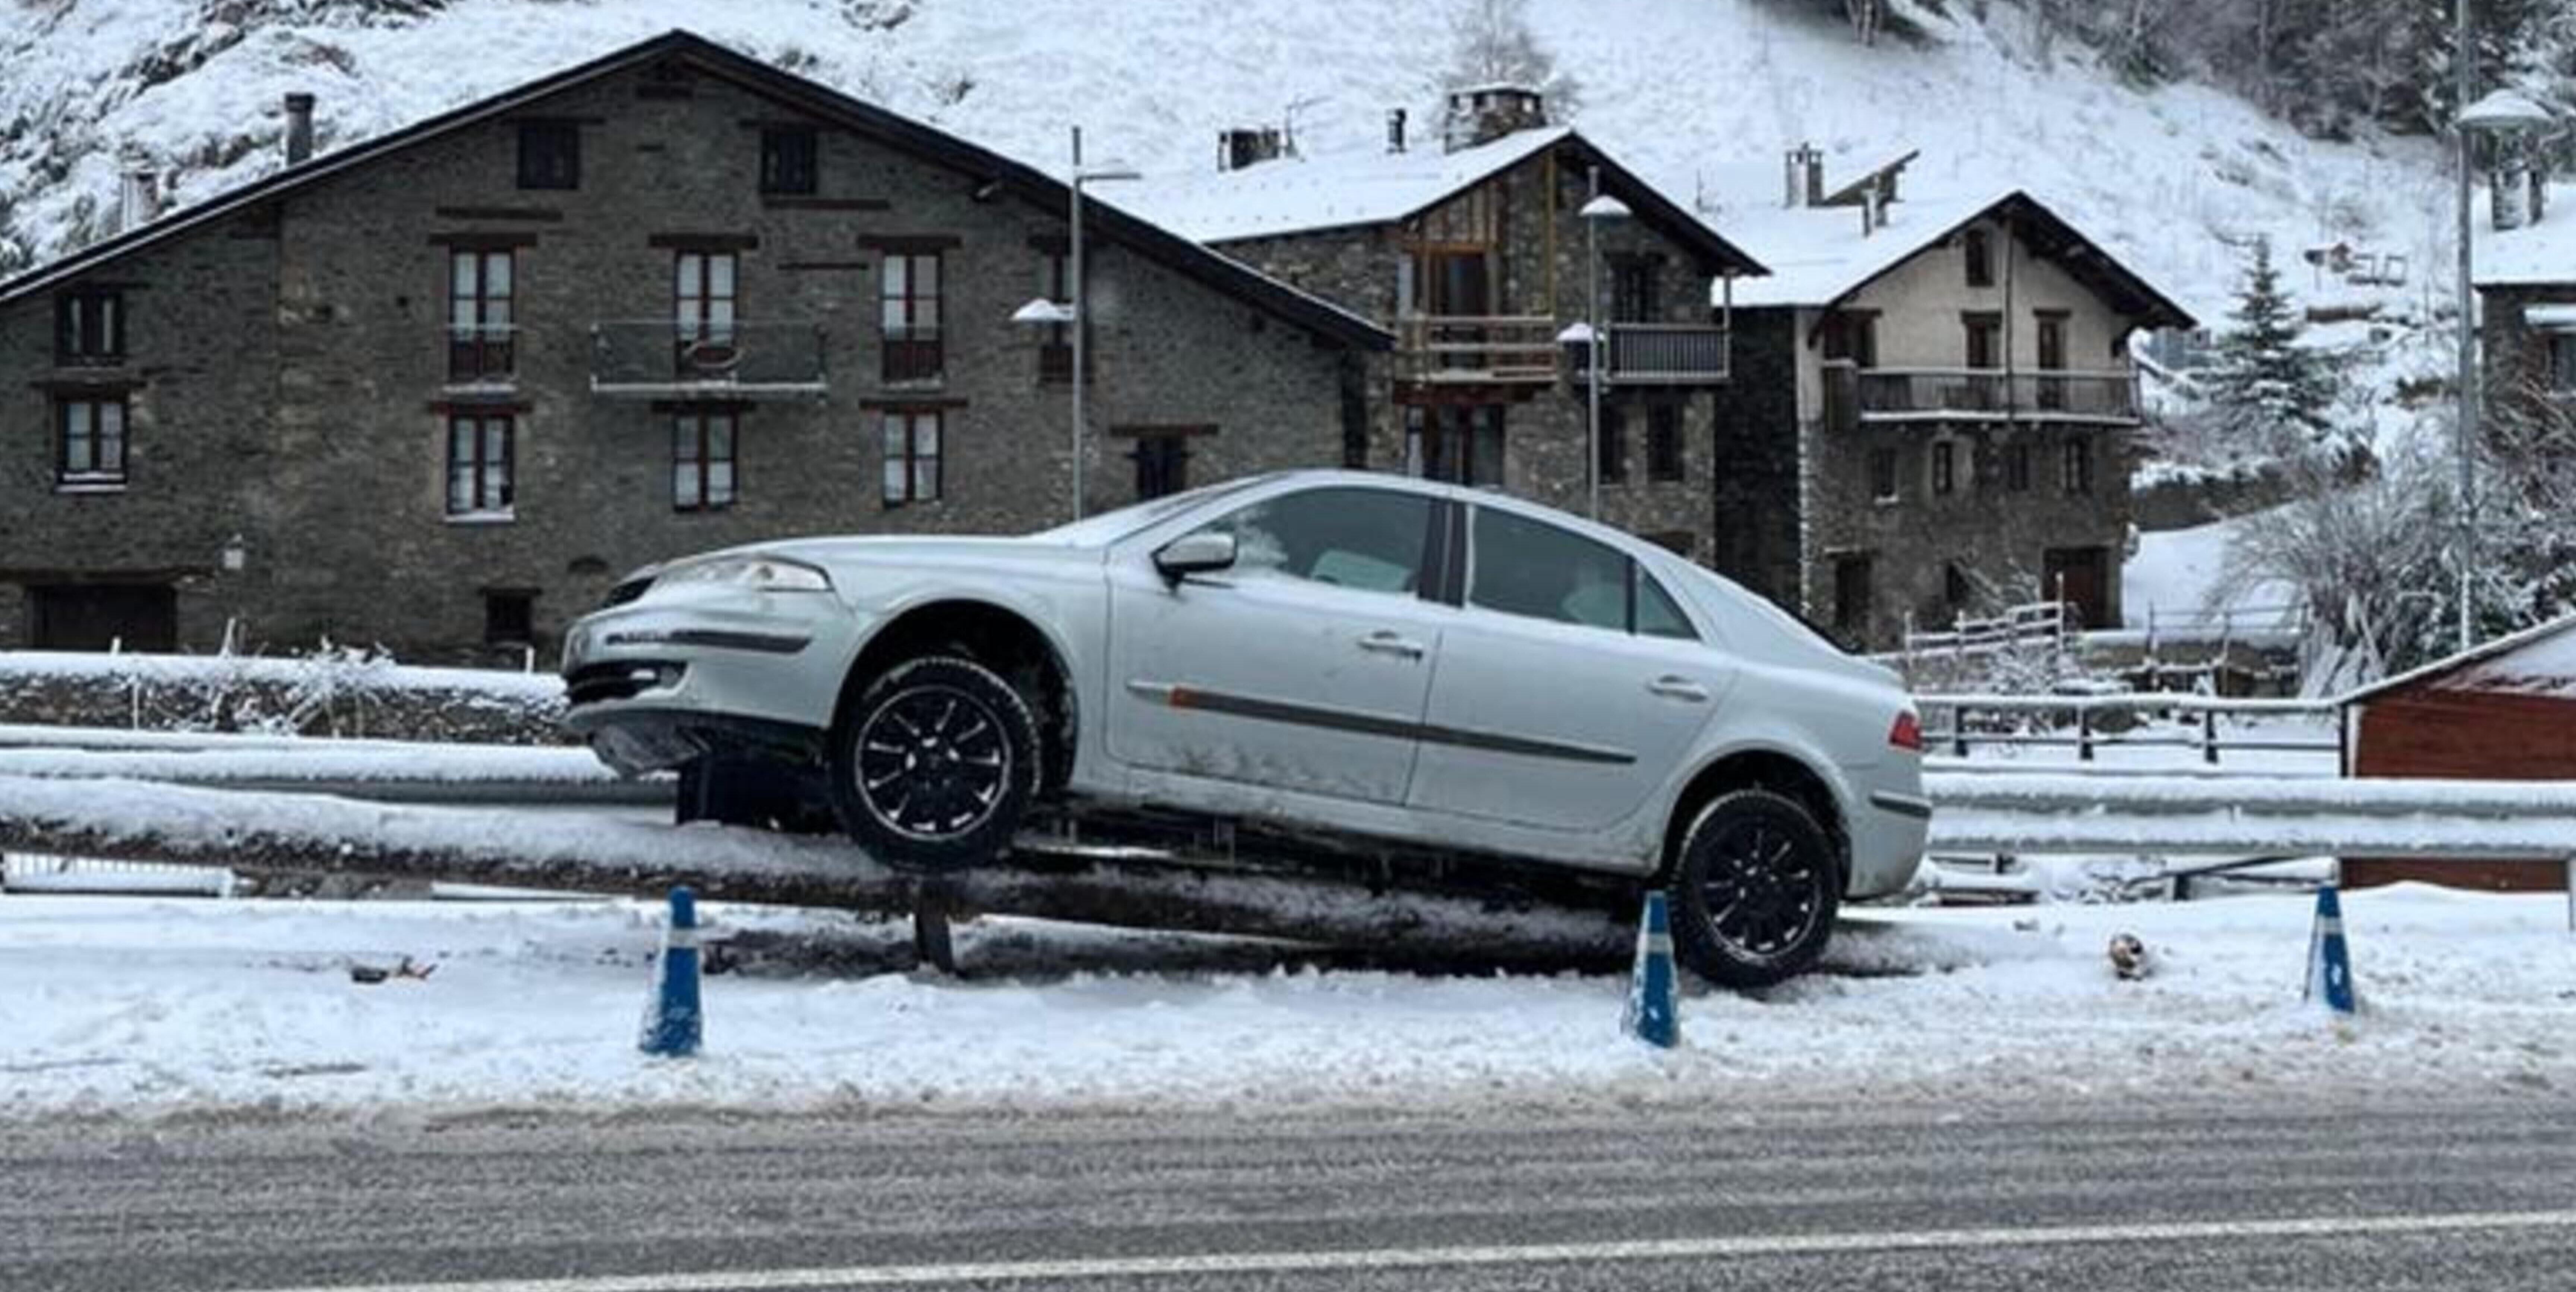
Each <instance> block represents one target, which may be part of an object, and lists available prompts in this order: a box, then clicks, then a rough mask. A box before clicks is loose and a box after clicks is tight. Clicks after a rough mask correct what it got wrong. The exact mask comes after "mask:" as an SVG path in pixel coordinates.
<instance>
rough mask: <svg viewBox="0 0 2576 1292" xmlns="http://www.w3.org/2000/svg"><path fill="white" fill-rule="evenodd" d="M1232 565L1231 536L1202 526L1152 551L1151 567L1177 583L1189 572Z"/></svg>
mask: <svg viewBox="0 0 2576 1292" xmlns="http://www.w3.org/2000/svg"><path fill="white" fill-rule="evenodd" d="M1233 564H1234V535H1232V534H1228V533H1225V532H1223V531H1221V530H1213V529H1203V530H1200V531H1198V532H1197V533H1195V534H1183V535H1181V536H1180V537H1179V538H1176V539H1173V540H1172V541H1171V542H1169V543H1166V544H1164V545H1163V546H1162V549H1161V550H1159V551H1157V552H1155V553H1154V568H1155V569H1157V570H1160V571H1162V572H1163V578H1164V580H1165V581H1166V582H1170V583H1178V582H1180V581H1181V580H1183V579H1186V578H1188V577H1189V576H1191V575H1193V574H1205V573H1207V572H1209V571H1211V570H1222V569H1225V568H1227V567H1229V566H1231V565H1233Z"/></svg>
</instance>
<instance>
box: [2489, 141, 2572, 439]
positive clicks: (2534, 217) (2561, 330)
mask: <svg viewBox="0 0 2576 1292" xmlns="http://www.w3.org/2000/svg"><path fill="white" fill-rule="evenodd" d="M2511 178H2512V179H2513V180H2517V181H2518V180H2520V179H2521V178H2522V177H2521V176H2513V177H2511ZM2494 180H2495V183H2494V185H2493V188H2492V191H2491V194H2490V203H2491V206H2490V211H2491V214H2490V217H2489V219H2488V220H2487V221H2486V222H2484V227H2482V228H2480V229H2478V230H2477V233H2476V247H2475V249H2474V257H2473V261H2472V269H2473V273H2474V278H2475V282H2476V284H2477V291H2478V304H2479V324H2478V329H2479V337H2480V340H2481V341H2482V342H2483V343H2484V348H2483V350H2482V351H2481V353H2482V354H2483V356H2484V363H2483V364H2482V365H2481V373H2480V380H2481V382H2482V384H2483V386H2484V388H2485V401H2484V403H2485V408H2486V410H2487V414H2488V418H2489V420H2490V422H2491V423H2492V425H2491V426H2490V427H2489V428H2488V430H2489V432H2490V436H2491V438H2495V439H2498V440H2499V441H2502V442H2505V443H2508V444H2513V443H2514V442H2516V441H2519V442H2520V445H2528V444H2530V443H2531V442H2532V441H2533V440H2535V439H2536V440H2539V441H2542V442H2549V441H2554V442H2556V443H2557V444H2560V445H2564V444H2566V443H2568V442H2570V441H2571V440H2576V186H2568V185H2554V186H2553V185H2550V184H2549V183H2548V182H2547V181H2546V180H2545V179H2543V178H2541V177H2539V176H2537V175H2534V176H2532V177H2531V178H2530V180H2529V184H2528V187H2527V188H2525V187H2524V185H2523V184H2521V183H2518V182H2516V183H2508V177H2507V176H2506V175H2505V174H2504V173H2502V172H2498V173H2496V174H2495V176H2494ZM2516 189H2521V190H2523V191H2522V192H2521V193H2516V194H2515V198H2518V199H2519V200H2513V199H2509V198H2508V197H2507V196H2506V195H2507V194H2508V193H2512V192H2513V191H2514V190H2516ZM2553 198H2554V200H2552V199H2553ZM2517 447H2519V446H2518V445H2517Z"/></svg>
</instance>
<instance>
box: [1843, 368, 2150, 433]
mask: <svg viewBox="0 0 2576 1292" xmlns="http://www.w3.org/2000/svg"><path fill="white" fill-rule="evenodd" d="M1838 382H1840V383H1844V388H1843V389H1840V390H1838V389H1836V385H1837V383H1838ZM1825 403H1826V408H1827V410H1828V415H1827V419H1826V420H1827V421H1828V422H1829V423H1833V424H1849V423H1851V422H1852V421H1854V420H1857V421H1860V422H1902V421H1998V422H2002V421H2009V422H2051V421H2055V422H2098V423H2106V424H2113V425H2134V424H2135V423H2136V422H2137V421H2138V377H2137V374H2136V373H2134V372H2128V371H2124V370H2102V371H2090V372H2080V371H2074V370H2042V371H2036V372H2032V371H2022V370H2016V369H2007V368H1862V369H1853V368H1850V367H1847V366H1845V367H1828V368H1827V369H1826V372H1825Z"/></svg>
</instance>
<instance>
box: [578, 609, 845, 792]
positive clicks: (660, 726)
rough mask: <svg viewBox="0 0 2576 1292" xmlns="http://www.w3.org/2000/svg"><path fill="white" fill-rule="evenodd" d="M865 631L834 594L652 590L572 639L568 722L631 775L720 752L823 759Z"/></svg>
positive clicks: (584, 621)
mask: <svg viewBox="0 0 2576 1292" xmlns="http://www.w3.org/2000/svg"><path fill="white" fill-rule="evenodd" d="M865 628H866V623H865V621H864V620H863V619H862V617H861V616H859V615H857V614H855V613H853V612H852V611H851V610H850V609H849V608H848V607H847V606H844V605H843V604H842V603H841V602H840V600H839V599H838V598H837V597H834V596H832V595H830V594H827V593H811V592H798V593H763V592H744V591H739V590H734V589H724V588H710V589H686V590H681V591H678V592H675V593H671V594H664V595H655V594H649V593H648V594H647V595H646V597H645V598H644V599H642V600H638V601H634V602H629V603H627V604H625V605H619V606H612V607H609V608H607V609H604V610H600V611H596V612H594V613H592V614H590V615H587V616H584V617H583V618H581V619H580V620H578V621H576V622H575V623H574V624H573V626H572V627H571V629H570V630H568V631H567V632H566V633H565V634H564V652H563V675H564V681H565V687H566V692H567V700H568V701H569V704H570V708H569V709H568V711H567V712H566V713H565V716H564V726H565V728H566V729H567V730H570V731H571V732H573V733H574V734H576V735H579V736H581V737H582V738H583V739H585V740H587V741H588V742H589V743H590V746H591V748H592V750H593V751H594V752H596V753H598V755H599V756H600V758H601V760H602V761H604V762H606V763H607V764H608V765H609V766H611V767H614V768H616V769H617V770H618V771H620V772H624V773H627V774H630V775H632V774H636V773H641V772H647V771H655V770H659V769H662V768H668V767H675V766H678V765H680V764H682V763H686V762H689V761H691V760H693V759H695V758H698V757H700V756H702V755H704V754H708V753H714V752H731V751H739V752H746V753H752V754H757V755H760V756H763V757H775V758H785V759H789V760H792V761H812V760H813V759H815V758H817V757H819V756H820V754H821V751H822V748H823V739H824V733H825V732H827V731H829V730H830V728H831V724H832V718H833V709H834V707H835V705H837V704H838V702H839V699H840V693H841V682H842V679H843V678H844V677H845V676H847V674H848V672H849V667H850V663H851V661H852V660H854V659H855V658H857V655H858V646H859V643H860V641H861V638H862V636H863V633H864V631H865Z"/></svg>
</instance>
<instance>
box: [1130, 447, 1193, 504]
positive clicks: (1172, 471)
mask: <svg viewBox="0 0 2576 1292" xmlns="http://www.w3.org/2000/svg"><path fill="white" fill-rule="evenodd" d="M1127 456H1129V457H1131V458H1134V459H1135V460H1136V499H1137V501H1139V502H1142V501H1144V500H1145V499H1147V498H1160V497H1162V496H1163V495H1165V494H1175V493H1179V492H1180V491H1182V490H1183V489H1187V488H1189V487H1190V442H1189V437H1187V436H1186V435H1183V434H1181V433H1179V432H1177V431H1172V432H1165V433H1161V434H1155V435H1145V436H1139V437H1138V438H1137V440H1136V449H1135V451H1134V452H1132V453H1130V454H1128V455H1127Z"/></svg>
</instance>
